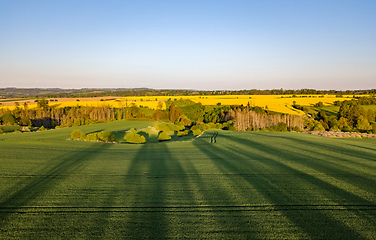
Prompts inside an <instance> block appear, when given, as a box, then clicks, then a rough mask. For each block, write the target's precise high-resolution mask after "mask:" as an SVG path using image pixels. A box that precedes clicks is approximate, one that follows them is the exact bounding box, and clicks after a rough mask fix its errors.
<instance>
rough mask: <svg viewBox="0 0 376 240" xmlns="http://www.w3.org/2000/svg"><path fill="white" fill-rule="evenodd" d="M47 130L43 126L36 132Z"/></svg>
mask: <svg viewBox="0 0 376 240" xmlns="http://www.w3.org/2000/svg"><path fill="white" fill-rule="evenodd" d="M46 130H47V128H45V127H44V126H41V127H40V128H39V129H38V131H46Z"/></svg>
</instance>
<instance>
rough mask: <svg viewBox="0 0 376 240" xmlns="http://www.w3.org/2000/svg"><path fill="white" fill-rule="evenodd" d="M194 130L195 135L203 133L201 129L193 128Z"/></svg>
mask: <svg viewBox="0 0 376 240" xmlns="http://www.w3.org/2000/svg"><path fill="white" fill-rule="evenodd" d="M192 132H193V135H195V136H198V135H201V134H202V132H201V130H200V129H195V130H193V131H192Z"/></svg>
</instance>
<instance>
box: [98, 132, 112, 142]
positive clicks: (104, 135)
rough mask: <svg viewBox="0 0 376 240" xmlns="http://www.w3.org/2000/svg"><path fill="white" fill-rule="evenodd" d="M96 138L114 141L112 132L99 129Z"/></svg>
mask: <svg viewBox="0 0 376 240" xmlns="http://www.w3.org/2000/svg"><path fill="white" fill-rule="evenodd" d="M98 138H99V140H100V141H103V142H113V141H115V137H114V134H113V133H112V132H110V131H101V132H99V133H98Z"/></svg>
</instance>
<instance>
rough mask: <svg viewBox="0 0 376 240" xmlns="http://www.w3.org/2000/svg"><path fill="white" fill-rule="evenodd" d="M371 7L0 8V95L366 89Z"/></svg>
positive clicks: (373, 33)
mask: <svg viewBox="0 0 376 240" xmlns="http://www.w3.org/2000/svg"><path fill="white" fill-rule="evenodd" d="M375 12H376V1H375V0H353V1H348V0H340V1H339V0H262V1H260V0H257V1H253V0H247V1H242V0H231V1H230V0H226V1H225V0H197V1H196V0H189V1H180V0H171V1H164V0H158V1H155V0H151V1H147V0H145V1H144V0H137V1H134V0H132V1H127V0H119V1H118V0H102V1H98V0H90V1H85V0H80V1H77V0H54V1H50V0H45V1H40V0H33V1H30V0H17V1H15V0H0V88H5V87H19V88H34V87H37V88H50V87H51V88H138V87H147V88H154V89H200V90H222V89H227V90H239V89H280V88H283V89H302V88H314V89H336V90H347V89H374V88H376V14H375Z"/></svg>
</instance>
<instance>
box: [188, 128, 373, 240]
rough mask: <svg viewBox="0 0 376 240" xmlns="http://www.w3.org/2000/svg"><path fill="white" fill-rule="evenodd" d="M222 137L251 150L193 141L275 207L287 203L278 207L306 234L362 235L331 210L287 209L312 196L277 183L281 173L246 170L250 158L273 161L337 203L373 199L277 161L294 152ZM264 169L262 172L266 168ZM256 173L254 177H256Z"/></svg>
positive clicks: (314, 236)
mask: <svg viewBox="0 0 376 240" xmlns="http://www.w3.org/2000/svg"><path fill="white" fill-rule="evenodd" d="M221 137H223V138H227V140H228V141H230V143H231V142H232V144H230V145H228V146H232V145H235V146H236V145H239V144H241V145H245V146H247V147H249V150H248V151H247V152H250V153H251V154H243V153H242V152H239V151H237V150H236V149H233V150H230V149H228V148H227V149H226V150H224V149H223V148H222V149H220V148H218V147H217V146H218V145H214V144H201V143H200V142H199V141H196V142H195V145H196V146H197V148H198V149H199V150H200V151H201V152H203V153H205V154H206V155H207V156H208V157H209V158H210V159H212V161H213V163H214V164H216V165H217V166H218V168H220V169H223V171H226V172H231V173H242V174H240V175H239V176H240V177H241V178H243V179H244V180H245V181H247V182H248V183H249V184H251V185H252V186H254V187H255V188H256V189H257V191H258V192H259V193H261V194H262V195H263V196H264V197H265V198H266V199H267V200H268V201H269V202H270V203H271V204H272V205H275V206H276V207H278V206H287V208H285V209H283V208H282V209H280V210H279V211H280V212H281V213H283V215H285V216H286V217H287V218H288V219H289V220H290V221H291V222H292V223H293V224H294V225H295V226H297V227H298V228H299V229H301V230H302V231H303V232H304V233H306V234H308V235H309V237H311V238H321V239H322V238H326V239H338V238H339V237H341V238H342V239H359V238H361V236H360V235H359V234H358V233H357V232H355V231H354V229H352V228H350V227H348V226H346V225H345V224H343V223H342V222H340V221H338V220H337V219H335V217H334V216H332V215H331V214H327V212H325V211H321V210H316V211H314V210H315V209H314V208H313V209H311V210H308V211H307V210H301V211H299V210H295V211H292V210H291V209H289V207H288V206H291V207H293V206H300V205H301V206H303V205H307V204H309V203H310V202H311V200H310V199H311V198H309V197H312V196H310V192H306V193H304V194H301V195H300V196H295V195H293V192H291V190H288V189H284V188H280V187H279V186H280V185H279V184H276V183H278V181H281V180H282V179H283V178H282V179H280V176H279V175H278V174H277V175H275V173H269V174H268V173H267V174H259V175H253V178H250V177H249V175H247V174H246V173H247V171H248V170H250V169H252V168H253V166H252V163H251V161H255V162H260V164H263V162H264V161H266V162H267V163H268V164H273V165H274V167H278V168H279V169H280V170H281V172H283V173H284V174H285V175H288V176H291V177H293V178H295V180H296V181H297V182H301V184H303V185H304V183H308V184H309V185H313V186H315V187H317V188H319V189H322V190H323V191H324V193H323V194H324V195H327V197H328V198H329V199H331V200H333V199H336V198H337V195H338V196H340V197H339V198H340V199H341V201H340V202H339V203H338V204H339V205H343V204H344V205H346V204H350V205H354V204H357V205H365V206H374V203H373V202H370V201H367V200H365V199H363V198H360V197H358V196H356V195H354V194H352V193H350V192H347V191H346V190H344V189H341V188H338V187H336V186H333V185H332V184H330V183H328V182H325V181H323V180H321V179H319V178H316V177H315V176H313V175H310V174H309V173H306V172H304V171H300V170H297V169H295V168H292V167H290V166H287V165H285V164H284V163H283V162H281V161H278V159H281V158H283V159H288V158H289V157H295V158H296V156H293V155H292V154H290V153H281V152H279V151H278V150H277V149H275V148H273V147H270V146H268V145H265V144H261V143H259V142H257V141H253V140H249V139H243V138H237V137H234V136H231V137H228V136H226V135H222V136H221ZM252 149H255V150H256V151H254V152H252ZM228 150H230V151H228ZM223 151H224V152H226V154H222V153H223ZM258 151H262V152H265V153H267V155H268V157H266V156H263V155H260V154H257V153H256V152H258ZM282 154H283V155H282ZM224 156H231V157H224ZM274 167H273V168H274ZM251 171H252V170H251ZM263 173H265V170H264V171H263ZM255 177H257V180H256V179H255ZM286 184H288V183H286ZM294 187H296V186H294ZM312 207H314V206H312ZM345 207H346V206H345ZM349 211H351V210H349ZM368 217H369V219H371V221H374V218H373V217H372V216H371V215H368Z"/></svg>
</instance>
